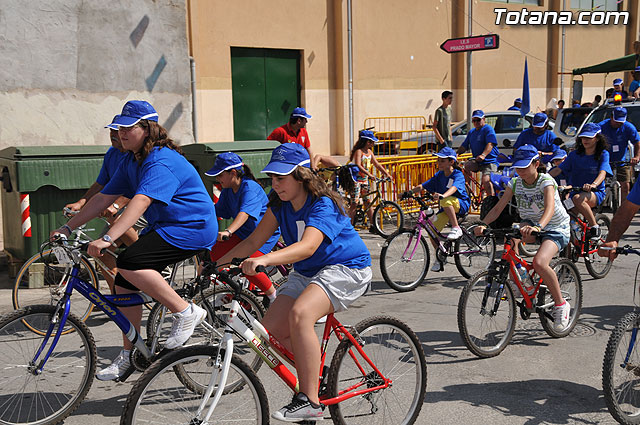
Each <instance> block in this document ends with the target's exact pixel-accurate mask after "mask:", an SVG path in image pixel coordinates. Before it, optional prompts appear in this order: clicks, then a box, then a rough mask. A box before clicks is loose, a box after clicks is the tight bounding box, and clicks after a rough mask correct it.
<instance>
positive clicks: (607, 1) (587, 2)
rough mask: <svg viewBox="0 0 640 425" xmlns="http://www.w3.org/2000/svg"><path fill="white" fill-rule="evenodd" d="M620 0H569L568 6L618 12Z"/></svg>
mask: <svg viewBox="0 0 640 425" xmlns="http://www.w3.org/2000/svg"><path fill="white" fill-rule="evenodd" d="M621 3H622V0H571V5H570V7H571V8H572V9H580V10H594V11H598V12H604V11H607V12H618V11H619V10H620V4H621Z"/></svg>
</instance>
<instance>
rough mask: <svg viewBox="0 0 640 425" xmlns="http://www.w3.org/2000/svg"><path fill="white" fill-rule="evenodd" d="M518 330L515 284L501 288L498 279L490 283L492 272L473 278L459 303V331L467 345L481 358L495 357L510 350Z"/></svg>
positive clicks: (485, 272) (479, 274)
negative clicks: (506, 349)
mask: <svg viewBox="0 0 640 425" xmlns="http://www.w3.org/2000/svg"><path fill="white" fill-rule="evenodd" d="M500 286H503V287H502V289H500ZM483 300H485V302H484V303H483ZM515 328H516V301H515V298H514V295H513V289H512V288H511V285H509V284H508V283H507V282H504V285H500V282H497V279H496V278H493V279H491V280H489V272H488V271H483V272H480V273H477V274H476V275H474V276H473V277H471V279H469V281H468V282H467V284H466V285H465V287H464V289H463V290H462V293H461V294H460V300H459V301H458V329H459V330H460V335H461V336H462V340H463V341H464V345H466V346H467V348H468V349H469V350H470V351H471V352H472V353H473V354H475V355H476V356H478V357H483V358H488V357H494V356H497V355H498V354H500V353H501V352H502V350H504V349H505V348H506V347H507V344H509V341H511V337H512V336H513V331H514V330H515Z"/></svg>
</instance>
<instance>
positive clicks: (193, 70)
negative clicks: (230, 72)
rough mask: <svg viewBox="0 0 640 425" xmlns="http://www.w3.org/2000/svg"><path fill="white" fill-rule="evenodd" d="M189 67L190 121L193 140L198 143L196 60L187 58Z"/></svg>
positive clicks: (191, 57)
mask: <svg viewBox="0 0 640 425" xmlns="http://www.w3.org/2000/svg"><path fill="white" fill-rule="evenodd" d="M189 64H190V65H191V121H192V125H193V140H194V141H195V142H196V143H198V111H197V107H196V105H197V102H196V60H195V59H194V58H193V56H189Z"/></svg>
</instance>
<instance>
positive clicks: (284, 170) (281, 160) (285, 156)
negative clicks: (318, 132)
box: [262, 143, 311, 176]
mask: <svg viewBox="0 0 640 425" xmlns="http://www.w3.org/2000/svg"><path fill="white" fill-rule="evenodd" d="M310 166H311V161H310V160H309V152H307V150H306V149H305V148H304V146H302V145H299V144H297V143H283V144H281V145H280V146H278V147H277V148H275V149H274V150H273V152H271V159H270V160H269V163H268V164H267V166H266V167H264V169H263V170H262V172H263V173H272V174H278V175H280V176H286V175H287V174H291V173H292V172H293V170H295V169H296V168H297V167H307V168H310Z"/></svg>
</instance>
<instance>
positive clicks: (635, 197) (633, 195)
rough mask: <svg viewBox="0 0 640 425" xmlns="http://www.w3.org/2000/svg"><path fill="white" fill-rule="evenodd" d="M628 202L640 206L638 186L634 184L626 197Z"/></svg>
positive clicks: (639, 187) (639, 185) (639, 189)
mask: <svg viewBox="0 0 640 425" xmlns="http://www.w3.org/2000/svg"><path fill="white" fill-rule="evenodd" d="M627 199H628V200H629V202H633V203H634V204H636V205H640V184H638V183H636V184H634V185H633V187H632V188H631V191H630V192H629V194H628V195H627Z"/></svg>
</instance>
